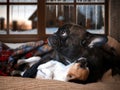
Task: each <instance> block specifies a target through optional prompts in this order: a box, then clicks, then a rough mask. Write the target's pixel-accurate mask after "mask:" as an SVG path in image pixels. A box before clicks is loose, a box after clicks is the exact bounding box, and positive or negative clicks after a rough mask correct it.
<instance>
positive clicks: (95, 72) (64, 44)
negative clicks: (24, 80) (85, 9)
mask: <svg viewBox="0 0 120 90" xmlns="http://www.w3.org/2000/svg"><path fill="white" fill-rule="evenodd" d="M107 40H108V39H107V36H106V35H98V34H91V33H89V32H87V31H86V30H85V29H84V28H83V27H81V26H79V25H75V24H65V25H63V26H62V27H60V28H59V29H58V31H57V32H56V33H55V34H53V35H52V36H50V37H49V38H48V43H49V45H50V46H52V47H53V49H54V50H53V51H51V52H50V53H49V54H47V55H45V56H44V57H43V58H42V59H41V60H40V61H39V62H38V63H36V64H35V65H33V66H32V67H31V68H30V69H28V70H27V71H26V72H25V74H24V75H23V77H35V76H36V72H37V67H38V66H39V65H40V64H42V63H45V62H47V61H50V60H51V59H55V60H57V61H60V62H62V63H63V64H65V65H68V64H70V63H72V62H74V61H75V60H77V59H79V58H80V57H85V58H87V62H88V67H89V70H90V74H89V76H88V79H87V80H86V81H80V80H71V81H72V82H78V83H90V82H96V81H98V80H99V79H101V77H102V75H103V74H104V73H105V72H106V71H107V70H108V69H110V68H112V69H114V70H117V71H119V70H120V67H119V64H120V60H118V57H117V56H115V55H114V54H113V53H112V51H106V50H105V49H104V48H103V46H104V45H105V44H106V42H107Z"/></svg>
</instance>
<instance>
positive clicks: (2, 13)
mask: <svg viewBox="0 0 120 90" xmlns="http://www.w3.org/2000/svg"><path fill="white" fill-rule="evenodd" d="M6 21H7V7H6V5H0V34H6V29H7V24H6Z"/></svg>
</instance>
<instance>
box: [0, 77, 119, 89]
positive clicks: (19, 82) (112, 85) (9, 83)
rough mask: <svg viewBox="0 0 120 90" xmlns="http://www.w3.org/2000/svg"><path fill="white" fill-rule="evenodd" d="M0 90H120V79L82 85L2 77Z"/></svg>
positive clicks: (0, 78)
mask: <svg viewBox="0 0 120 90" xmlns="http://www.w3.org/2000/svg"><path fill="white" fill-rule="evenodd" d="M0 90H120V78H119V79H118V78H117V79H116V80H115V79H114V80H112V79H111V80H109V81H106V82H97V83H91V84H86V85H82V84H76V83H70V82H62V81H56V80H38V79H31V78H21V77H8V76H4V77H3V76H0Z"/></svg>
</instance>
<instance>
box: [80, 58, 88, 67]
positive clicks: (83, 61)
mask: <svg viewBox="0 0 120 90" xmlns="http://www.w3.org/2000/svg"><path fill="white" fill-rule="evenodd" d="M80 67H81V68H86V67H87V61H86V60H84V59H83V60H81V61H80Z"/></svg>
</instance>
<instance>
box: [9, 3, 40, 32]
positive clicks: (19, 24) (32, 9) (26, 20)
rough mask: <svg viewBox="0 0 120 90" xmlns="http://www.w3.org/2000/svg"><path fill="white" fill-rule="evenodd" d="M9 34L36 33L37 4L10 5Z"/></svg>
mask: <svg viewBox="0 0 120 90" xmlns="http://www.w3.org/2000/svg"><path fill="white" fill-rule="evenodd" d="M9 17H10V20H9V21H10V25H9V29H10V34H37V19H38V18H37V6H36V5H10V16H9Z"/></svg>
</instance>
